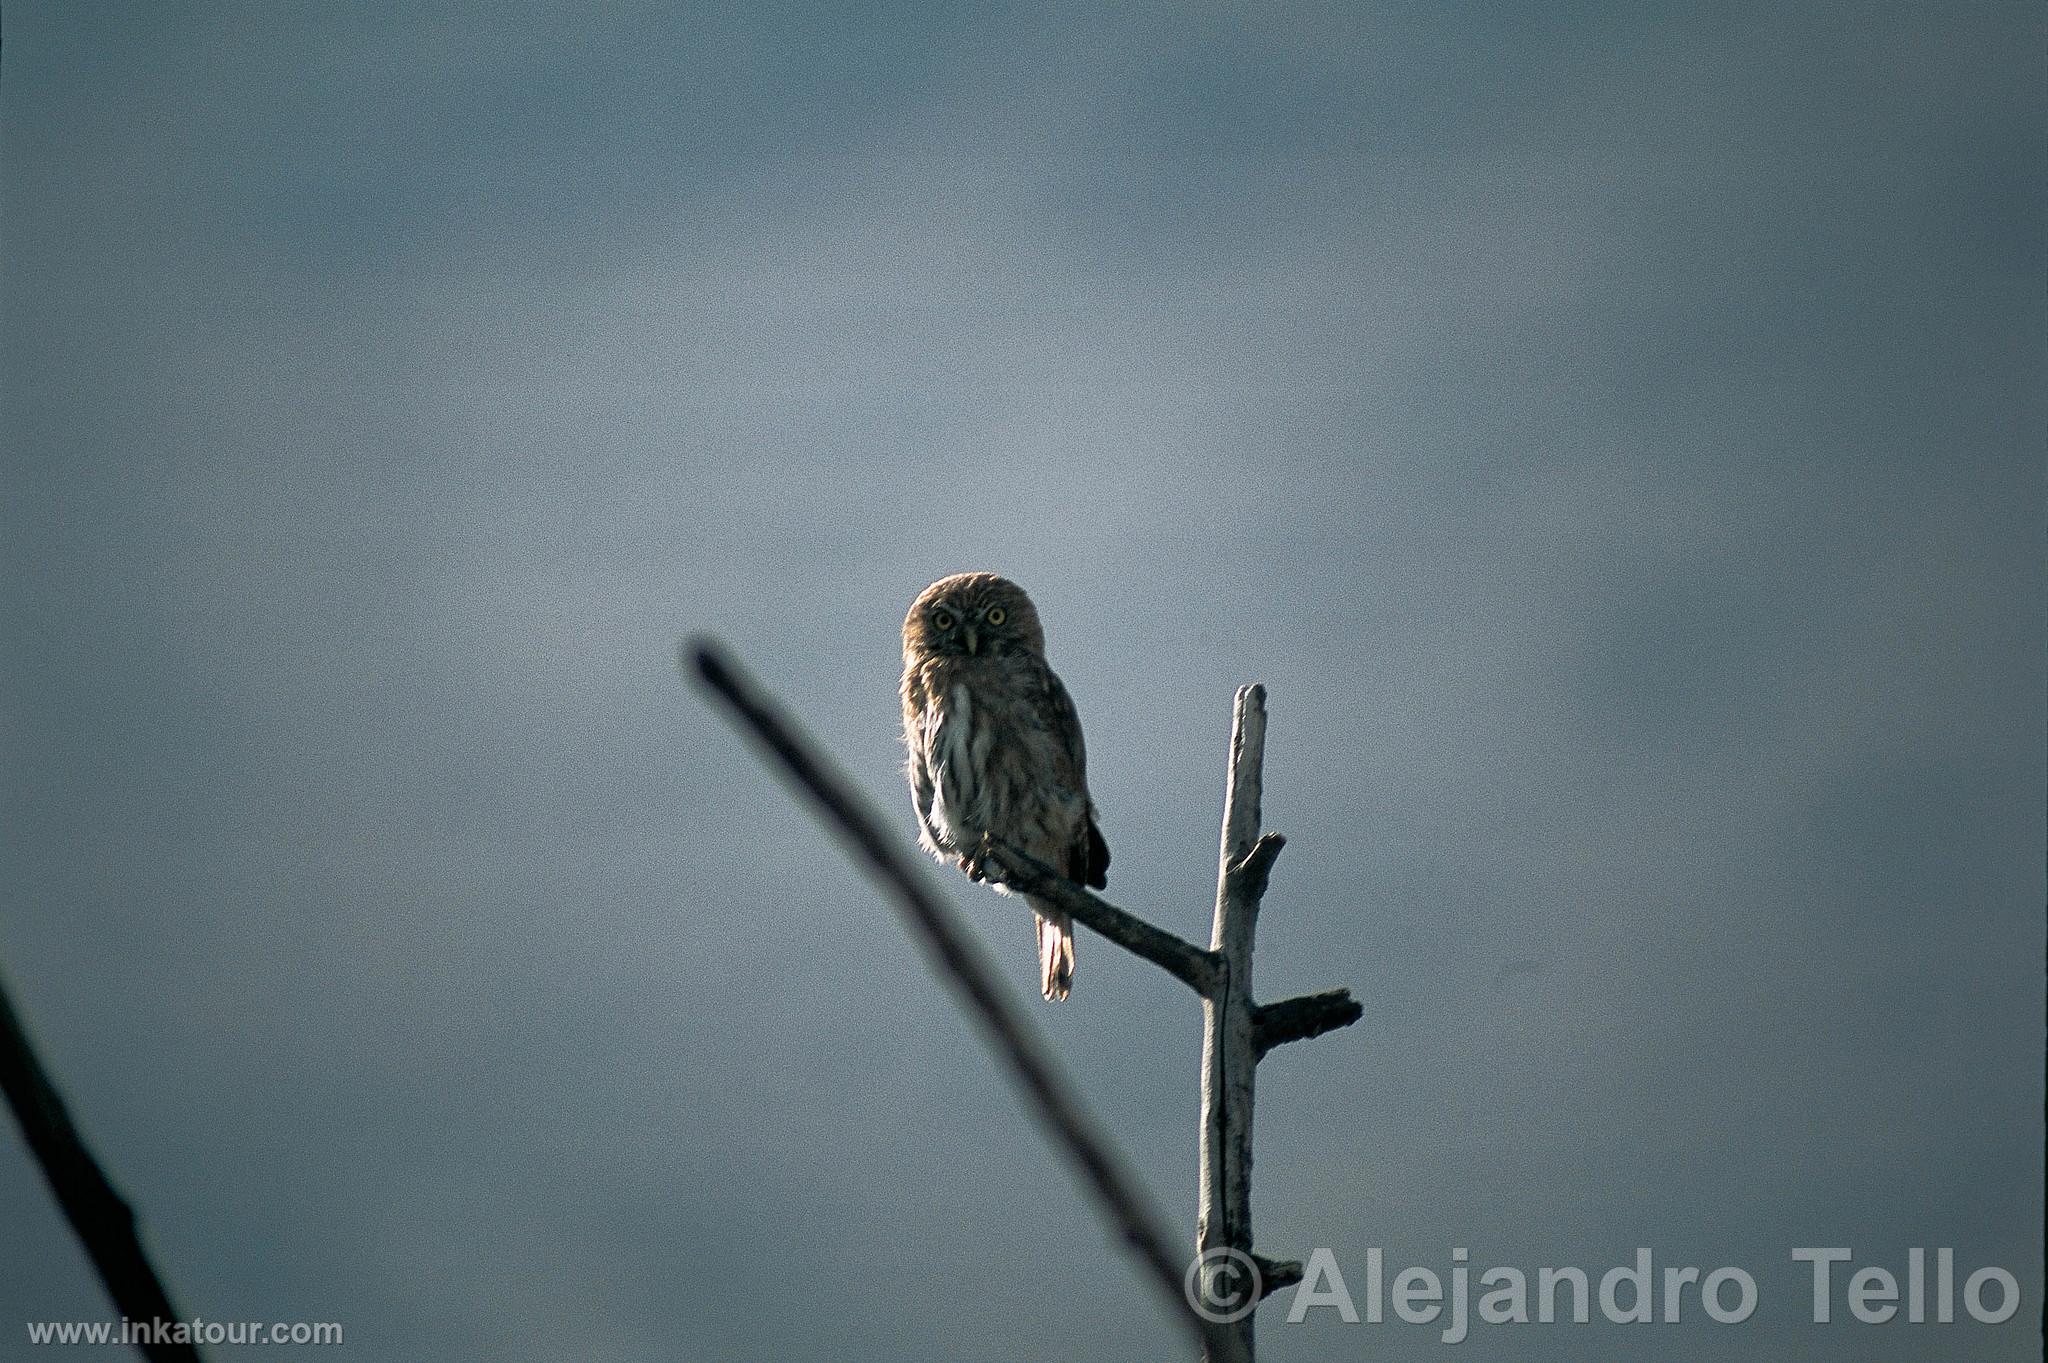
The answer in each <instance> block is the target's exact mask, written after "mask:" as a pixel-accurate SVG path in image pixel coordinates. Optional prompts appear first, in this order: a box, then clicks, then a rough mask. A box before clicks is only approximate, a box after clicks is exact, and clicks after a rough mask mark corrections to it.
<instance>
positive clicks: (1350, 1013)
mask: <svg viewBox="0 0 2048 1363" xmlns="http://www.w3.org/2000/svg"><path fill="white" fill-rule="evenodd" d="M1364 1016H1365V1008H1364V1007H1363V1006H1362V1005H1361V1004H1360V1003H1359V1002H1358V1000H1356V999H1354V998H1352V997H1351V991H1350V990H1349V989H1332V990H1329V991H1327V992H1325V993H1321V994H1301V995H1297V996H1296V997H1294V998H1291V999H1282V1000H1280V1001H1279V1002H1278V1003H1267V1004H1261V1005H1260V1006H1259V1008H1258V1009H1257V1011H1255V1012H1254V1013H1253V1014H1252V1044H1253V1045H1254V1046H1255V1047H1256V1048H1257V1049H1258V1053H1259V1054H1260V1055H1261V1056H1264V1055H1265V1054H1266V1052H1268V1051H1270V1050H1272V1049H1273V1048H1274V1047H1275V1046H1284V1045H1285V1044H1287V1043H1288V1042H1290V1041H1307V1040H1309V1039H1311V1038H1313V1037H1319V1036H1321V1035H1322V1034H1323V1033H1325V1032H1334V1031H1336V1030H1337V1029H1338V1028H1339V1027H1349V1026H1350V1025H1351V1024H1352V1023H1354V1022H1356V1021H1358V1020H1359V1019H1360V1018H1361V1017H1364Z"/></svg>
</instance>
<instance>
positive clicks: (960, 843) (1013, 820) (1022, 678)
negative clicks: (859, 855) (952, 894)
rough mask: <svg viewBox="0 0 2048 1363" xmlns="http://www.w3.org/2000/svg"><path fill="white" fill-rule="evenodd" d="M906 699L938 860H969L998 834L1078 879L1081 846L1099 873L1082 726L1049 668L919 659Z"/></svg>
mask: <svg viewBox="0 0 2048 1363" xmlns="http://www.w3.org/2000/svg"><path fill="white" fill-rule="evenodd" d="M902 694H903V722H904V726H903V727H904V738H905V741H906V743H907V745H908V747H909V749H910V782H911V790H912V795H913V798H914V800H915V802H916V805H917V810H918V822H919V826H920V832H921V834H922V837H921V839H920V840H921V841H923V842H924V843H925V844H926V847H927V848H928V850H930V851H932V852H933V853H934V854H935V855H940V856H945V855H947V854H958V853H962V852H967V851H970V850H972V847H973V845H974V844H975V843H976V842H978V841H979V840H980V838H981V836H982V835H983V834H984V833H993V834H995V835H997V836H998V837H1002V838H1006V839H1009V840H1010V841H1012V842H1015V843H1016V844H1017V845H1018V846H1020V847H1021V848H1022V849H1023V850H1025V851H1026V852H1029V853H1030V854H1031V855H1033V856H1036V857H1038V858H1039V859H1040V860H1043V861H1047V862H1050V863H1052V864H1053V865H1055V866H1058V867H1060V868H1061V869H1062V870H1069V869H1070V867H1071V864H1072V862H1073V861H1074V860H1075V858H1074V857H1073V855H1072V853H1073V851H1074V849H1075V848H1076V844H1077V842H1078V843H1079V844H1080V846H1081V847H1082V848H1085V849H1087V850H1086V851H1084V852H1083V853H1082V857H1081V860H1082V862H1083V866H1082V867H1081V868H1079V869H1081V870H1082V871H1083V874H1084V875H1085V874H1087V873H1088V872H1091V871H1096V868H1095V867H1094V866H1091V865H1088V864H1087V863H1089V862H1093V861H1095V860H1096V858H1095V857H1093V856H1090V855H1088V853H1089V852H1092V851H1093V850H1094V849H1093V848H1091V847H1089V846H1088V843H1089V842H1090V841H1091V840H1090V839H1089V838H1088V837H1087V830H1088V829H1090V827H1091V826H1092V820H1091V818H1090V814H1091V812H1092V811H1091V810H1090V808H1089V803H1088V789H1087V779H1086V775H1085V761H1086V759H1085V756H1084V753H1083V748H1082V742H1081V729H1080V723H1079V721H1078V719H1077V718H1076V717H1075V715H1074V709H1073V702H1072V701H1071V700H1069V699H1068V698H1067V694H1066V689H1065V688H1064V687H1063V686H1061V685H1060V681H1059V678H1058V677H1056V676H1054V675H1053V673H1052V670H1051V669H1050V668H1048V667H1047V666H1046V665H1045V662H1044V661H1043V659H1040V658H1038V657H1036V656H1034V655H1029V654H1026V655H1017V654H1012V655H1010V656H1008V657H993V658H992V657H982V658H974V657H961V656H958V655H940V656H936V657H926V658H921V659H915V660H912V661H911V663H910V665H909V666H908V667H906V669H905V671H904V674H903V693H902ZM1099 836H1100V835H1099V834H1098V835H1096V837H1097V839H1099ZM1100 860H1101V861H1103V862H1105V863H1106V862H1107V860H1108V858H1107V857H1106V856H1103V857H1101V858H1100ZM1096 874H1097V875H1099V872H1096ZM1077 878H1079V877H1077ZM1088 878H1090V879H1095V876H1093V875H1090V876H1089V877H1088Z"/></svg>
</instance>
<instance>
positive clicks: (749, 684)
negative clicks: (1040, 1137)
mask: <svg viewBox="0 0 2048 1363" xmlns="http://www.w3.org/2000/svg"><path fill="white" fill-rule="evenodd" d="M686 656H687V659H688V662H689V664H690V666H691V669H692V670H693V671H694V672H695V673H696V675H697V678H698V680H699V681H700V682H702V684H703V685H704V686H705V687H706V688H708V689H709V690H710V691H711V692H712V693H713V694H714V695H715V696H716V697H717V698H718V699H719V700H720V701H721V702H723V704H724V705H725V706H726V707H727V708H728V710H729V711H730V712H731V715H732V717H733V718H734V719H736V720H737V721H738V722H739V723H740V724H741V725H742V726H743V727H744V728H745V729H746V730H747V732H749V733H750V734H751V735H752V736H753V737H754V739H755V740H756V741H757V742H758V743H759V744H760V745H761V746H762V747H763V748H765V749H767V751H768V753H769V754H770V755H771V756H772V757H773V758H774V759H775V762H776V764H778V765H779V767H780V769H781V771H782V774H783V776H784V777H785V778H786V779H787V780H788V781H789V782H790V783H791V784H792V785H794V786H795V787H796V788H797V789H798V790H800V791H801V792H802V793H803V794H804V795H805V796H807V797H808V798H809V800H810V802H811V804H812V805H813V807H814V810H815V812H816V813H818V814H819V815H820V816H821V817H822V818H823V819H824V821H825V822H826V823H827V824H828V825H830V826H831V828H832V829H833V831H834V832H836V833H837V834H838V835H839V837H840V840H841V841H842V842H844V843H845V844H846V846H847V847H848V848H849V849H850V850H851V851H852V852H853V853H854V854H855V856H856V858H857V859H858V860H859V861H860V862H861V864H862V866H863V867H864V869H865V870H866V871H867V873H868V875H869V876H870V878H872V879H873V880H874V881H875V882H876V883H877V884H878V885H879V886H880V887H881V888H882V890H883V891H884V893H885V894H886V895H887V896H888V897H889V898H890V899H891V900H892V901H893V902H894V903H895V906H896V908H897V910H898V911H899V912H900V913H901V914H902V916H903V919H904V922H905V923H906V924H908V926H909V928H910V930H911V935H912V937H913V938H915V939H916V941H917V943H918V945H919V946H920V947H921V948H923V950H924V952H925V955H926V957H927V959H928V960H929V961H930V962H931V964H932V965H933V967H934V968H935V970H936V971H937V973H938V974H939V976H940V978H942V979H943V980H945V981H946V983H947V984H948V986H950V987H951V988H952V990H953V991H954V993H955V994H956V995H957V996H958V997H959V999H960V1001H961V1002H962V1004H963V1005H965V1007H966V1010H967V1014H968V1016H969V1017H971V1018H972V1019H974V1021H975V1023H976V1024H977V1025H978V1026H979V1027H980V1028H981V1030H982V1033H983V1035H984V1036H985V1037H986V1039H987V1040H988V1042H989V1044H990V1047H991V1048H992V1049H993V1050H994V1051H995V1053H996V1055H997V1057H998V1058H999V1059H1000V1060H1001V1061H1002V1062H1003V1064H1004V1065H1005V1066H1006V1067H1007V1068H1008V1069H1009V1072H1010V1076H1011V1078H1012V1079H1013V1080H1014V1081H1015V1082H1016V1084H1017V1086H1018V1087H1019V1088H1020V1089H1022V1090H1023V1092H1024V1094H1025V1096H1026V1098H1027V1099H1028V1100H1029V1101H1028V1102H1027V1104H1026V1106H1027V1109H1028V1110H1029V1111H1030V1112H1031V1113H1032V1115H1033V1116H1035V1117H1036V1118H1037V1119H1038V1121H1039V1123H1040V1124H1041V1125H1042V1126H1043V1127H1044V1128H1045V1131H1046V1133H1047V1135H1048V1136H1050V1137H1051V1138H1052V1140H1053V1143H1054V1145H1055V1146H1056V1147H1057V1148H1059V1149H1060V1150H1061V1151H1062V1152H1063V1153H1064V1154H1065V1155H1066V1156H1067V1158H1068V1160H1069V1161H1070V1162H1071V1163H1072V1164H1073V1165H1074V1166H1075V1167H1076V1168H1077V1169H1078V1170H1079V1171H1080V1173H1081V1177H1082V1183H1083V1186H1084V1187H1086V1188H1087V1189H1088V1191H1089V1192H1090V1193H1091V1194H1092V1195H1093V1196H1094V1198H1095V1200H1096V1203H1097V1205H1098V1206H1099V1207H1100V1208H1101V1210H1102V1212H1103V1214H1104V1215H1105V1216H1106V1217H1107V1218H1108V1220H1109V1221H1110V1223H1111V1224H1112V1225H1113V1226H1114V1227H1115V1228H1116V1230H1117V1233H1118V1234H1119V1235H1120V1236H1121V1237H1122V1239H1123V1240H1124V1242H1125V1243H1126V1244H1128V1245H1129V1246H1130V1247H1131V1250H1132V1252H1133V1253H1135V1254H1136V1255H1137V1257H1138V1260H1139V1262H1140V1263H1142V1264H1143V1265H1144V1266H1145V1268H1146V1269H1147V1270H1148V1272H1147V1277H1148V1278H1149V1279H1150V1281H1151V1282H1152V1284H1153V1286H1154V1287H1155V1288H1156V1289H1157V1290H1158V1292H1159V1294H1160V1297H1161V1299H1162V1300H1163V1301H1164V1302H1165V1303H1166V1304H1167V1307H1168V1310H1169V1311H1170V1312H1171V1313H1172V1314H1173V1316H1174V1317H1175V1318H1176V1319H1178V1320H1179V1321H1180V1322H1181V1323H1182V1324H1183V1325H1184V1326H1185V1327H1186V1328H1187V1329H1188V1331H1189V1333H1190V1335H1191V1336H1192V1337H1194V1338H1195V1339H1196V1340H1197V1341H1198V1342H1199V1343H1201V1345H1202V1346H1203V1348H1204V1349H1205V1350H1207V1351H1209V1352H1210V1354H1211V1356H1213V1357H1218V1358H1225V1359H1230V1360H1241V1359H1246V1358H1247V1355H1246V1354H1245V1353H1244V1352H1243V1351H1241V1350H1239V1349H1237V1348H1236V1344H1235V1339H1234V1337H1233V1336H1232V1335H1231V1334H1230V1333H1229V1332H1228V1331H1227V1330H1226V1329H1224V1328H1222V1327H1218V1326H1215V1325H1212V1324H1210V1323H1209V1322H1207V1321H1205V1320H1203V1319H1202V1318H1201V1317H1200V1316H1199V1315H1197V1314H1196V1313H1195V1311H1194V1308H1193V1306H1192V1305H1191V1304H1190V1303H1189V1302H1188V1300H1187V1298H1186V1296H1185V1295H1184V1291H1183V1286H1182V1283H1183V1277H1182V1270H1183V1267H1184V1263H1183V1261H1182V1259H1181V1256H1179V1255H1177V1254H1176V1253H1175V1252H1174V1251H1173V1250H1172V1249H1170V1248H1169V1247H1168V1244H1167V1239H1166V1236H1165V1235H1164V1234H1163V1233H1162V1232H1161V1231H1160V1229H1159V1218H1158V1216H1157V1214H1156V1213H1155V1212H1154V1211H1153V1210H1152V1208H1151V1207H1150V1206H1149V1205H1148V1204H1147V1201H1146V1199H1145V1198H1144V1197H1143V1195H1142V1194H1141V1193H1140V1192H1139V1190H1138V1187H1137V1184H1136V1182H1135V1180H1134V1179H1133V1178H1132V1176H1131V1175H1130V1174H1129V1173H1128V1172H1127V1171H1126V1170H1125V1168H1124V1165H1123V1161H1122V1159H1121V1158H1120V1157H1119V1156H1118V1154H1117V1153H1116V1150H1115V1149H1114V1147H1112V1146H1111V1145H1110V1143H1109V1141H1108V1139H1107V1138H1106V1137H1105V1136H1104V1135H1103V1134H1102V1133H1101V1132H1100V1131H1099V1130H1098V1129H1097V1128H1096V1126H1095V1123H1094V1121H1093V1120H1092V1119H1091V1118H1090V1117H1089V1116H1088V1115H1087V1113H1086V1112H1085V1111H1084V1110H1083V1109H1082V1106H1081V1103H1080V1101H1079V1099H1078V1098H1077V1097H1076V1096H1075V1094H1074V1092H1073V1088H1072V1086H1071V1085H1070V1084H1069V1083H1068V1082H1067V1080H1066V1078H1065V1076H1064V1075H1062V1074H1061V1073H1060V1072H1059V1070H1058V1069H1057V1068H1056V1067H1055V1066H1054V1064H1053V1062H1052V1059H1051V1057H1050V1055H1049V1054H1048V1053H1047V1052H1046V1050H1045V1047H1044V1046H1043V1044H1042V1043H1041V1042H1040V1041H1039V1040H1038V1036H1037V1033H1036V1031H1035V1030H1034V1029H1033V1028H1032V1027H1031V1025H1030V1024H1029V1023H1027V1022H1026V1021H1025V1020H1024V1017H1023V1014H1022V1013H1021V1012H1019V1011H1018V1008H1017V1005H1016V1003H1015V1002H1014V1000H1013V999H1012V997H1011V995H1010V993H1009V992H1008V991H1007V990H1006V989H1005V988H1004V987H1003V985H1002V984H1001V983H1000V982H999V980H998V978H997V976H996V973H995V970H994V968H993V967H992V966H990V964H989V963H988V959H987V957H986V956H985V955H984V954H983V953H982V951H981V948H980V947H979V945H978V944H977V943H976V941H975V938H974V936H973V934H972V933H971V932H970V931H969V930H968V928H967V927H966V926H965V925H964V924H963V923H961V922H960V920H959V916H958V915H957V914H956V913H955V912H954V911H953V909H952V908H951V907H950V906H948V905H947V904H946V903H945V902H944V901H943V900H942V899H941V898H940V896H938V895H937V894H935V893H933V891H932V890H931V888H930V887H929V886H928V884H927V883H926V879H925V877H926V874H927V871H926V868H925V867H924V866H923V865H922V864H920V863H917V862H913V861H912V860H911V859H910V857H909V856H908V854H906V853H905V852H904V850H903V848H902V845H901V843H900V842H899V840H898V839H896V838H895V837H893V836H891V835H890V833H889V832H888V831H887V828H886V826H885V825H884V824H883V822H882V820H881V819H880V818H879V817H877V816H876V814H875V812H874V810H873V809H872V808H871V807H870V806H869V804H868V802H867V800H866V799H864V798H863V797H862V796H861V795H860V794H859V793H858V792H857V791H856V790H855V789H854V788H853V786H852V784H851V783H850V782H849V781H848V780H847V779H846V778H845V777H844V776H843V775H841V774H840V773H839V772H838V771H837V770H836V769H835V768H834V767H833V766H832V765H831V763H830V762H829V760H828V759H827V758H826V757H825V756H824V754H823V753H821V752H819V751H818V749H817V747H816V746H815V745H814V744H813V743H812V742H811V740H810V739H809V738H808V737H807V736H805V735H804V734H803V732H802V731H801V730H800V729H799V728H798V727H797V725H796V724H795V723H794V722H793V721H791V720H789V719H787V718H786V717H784V716H783V715H782V713H781V712H780V709H779V707H777V706H776V705H775V703H774V702H773V701H772V700H770V699H769V697H768V696H767V695H766V693H764V692H763V691H762V690H761V688H760V687H759V686H758V685H756V684H755V683H754V681H753V680H752V679H751V678H749V677H747V676H746V675H745V674H744V673H742V672H741V670H740V668H739V665H738V664H737V663H736V662H734V661H733V660H732V659H731V658H730V657H728V656H727V655H726V654H725V652H724V650H723V649H721V648H720V647H719V646H718V645H717V644H715V643H713V642H712V641H710V640H707V639H698V640H695V641H693V642H692V643H691V644H690V645H689V647H688V650H687V655H686Z"/></svg>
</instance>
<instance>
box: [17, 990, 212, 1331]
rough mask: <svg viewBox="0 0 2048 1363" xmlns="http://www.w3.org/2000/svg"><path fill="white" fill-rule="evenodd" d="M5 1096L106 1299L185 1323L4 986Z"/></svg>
mask: <svg viewBox="0 0 2048 1363" xmlns="http://www.w3.org/2000/svg"><path fill="white" fill-rule="evenodd" d="M0 1090H4V1091H5V1092H6V1094H7V1102H8V1104H9V1105H10V1106H11V1107H13V1109H14V1116H15V1120H17V1121H18V1122H20V1123H21V1134H22V1135H23V1136H24V1137H26V1138H27V1140H28V1148H29V1149H30V1151H32V1152H33V1153H34V1155H35V1157H36V1162H37V1163H38V1164H40V1165H42V1167H43V1177H44V1178H46V1179H48V1180H49V1183H50V1191H51V1192H53V1193H55V1194H56V1195H57V1205H58V1206H60V1207H62V1208H63V1209H64V1216H65V1219H67V1220H68V1221H70V1222H71V1229H72V1230H74V1231H76V1232H77V1233H78V1238H79V1240H80V1242H81V1243H83V1244H84V1246H85V1250H86V1253H87V1254H89V1255H91V1256H92V1263H93V1267H94V1268H96V1269H98V1270H99V1275H100V1281H101V1282H103V1283H105V1284H106V1286H107V1295H108V1296H110V1297H112V1298H113V1299H114V1306H115V1308H116V1309H118V1310H119V1311H120V1313H121V1314H122V1315H123V1316H126V1317H127V1318H128V1319H129V1320H132V1321H137V1322H150V1321H158V1320H162V1321H175V1320H180V1319H183V1317H181V1316H180V1315H179V1314H178V1312H177V1310H176V1309H175V1308H174V1307H173V1306H172V1305H171V1299H170V1297H169V1295H168V1294H167V1293H166V1292H165V1291H164V1285H163V1281H162V1280H161V1279H160V1278H158V1277H157V1276H156V1270H155V1269H154V1268H153V1267H151V1266H150V1262H149V1255H148V1254H147V1253H146V1252H145V1251H144V1250H143V1248H142V1241H141V1239H140V1238H138V1237H137V1235H136V1233H135V1212H134V1210H133V1209H132V1208H130V1207H129V1205H128V1204H127V1203H126V1202H125V1201H123V1200H122V1198H121V1194H120V1193H118V1192H116V1191H115V1190H114V1185H113V1184H112V1183H111V1182H109V1181H108V1179H107V1176H106V1173H105V1172H104V1171H103V1170H102V1169H101V1168H100V1166H99V1161H98V1160H96V1159H94V1158H93V1157H92V1151H90V1150H88V1149H87V1148H86V1145H85V1140H84V1138H83V1137H81V1136H80V1135H79V1134H78V1128H77V1127H76V1126H74V1125H73V1124H72V1122H71V1114H70V1113H69V1112H68V1111H66V1110H65V1107H64V1099H63V1098H62V1097H61V1096H60V1095H59V1094H58V1092H57V1088H56V1085H54V1084H53V1083H51V1082H50V1076H49V1072H48V1071H46V1070H45V1069H44V1068H43V1065H42V1061H41V1060H39V1059H37V1057H36V1053H35V1048H34V1047H33V1046H32V1045H31V1044H30V1043H29V1039H28V1032H27V1030H26V1029H25V1028H23V1027H22V1025H21V1019H20V1017H18V1016H17V1015H16V1014H15V1011H14V1005H13V1003H12V1002H11V1001H9V999H8V997H7V990H6V988H5V987H4V985H0ZM138 1347H140V1348H141V1350H142V1353H143V1356H144V1357H145V1358H148V1359H151V1360H152V1361H153V1363H198V1359H199V1357H200V1355H199V1350H198V1348H197V1347H196V1346H194V1345H190V1344H170V1343H162V1344H159V1343H154V1342H145V1343H143V1344H141V1345H139V1346H138Z"/></svg>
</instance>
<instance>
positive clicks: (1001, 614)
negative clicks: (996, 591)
mask: <svg viewBox="0 0 2048 1363" xmlns="http://www.w3.org/2000/svg"><path fill="white" fill-rule="evenodd" d="M982 618H983V619H984V620H987V621H988V622H989V623H990V624H991V625H1000V624H1002V623H1003V621H1005V620H1007V619H1009V618H1010V613H1009V612H1008V611H1006V610H1004V609H1003V608H1002V607H1001V606H990V607H989V608H988V614H987V615H985V616H983V617H982Z"/></svg>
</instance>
